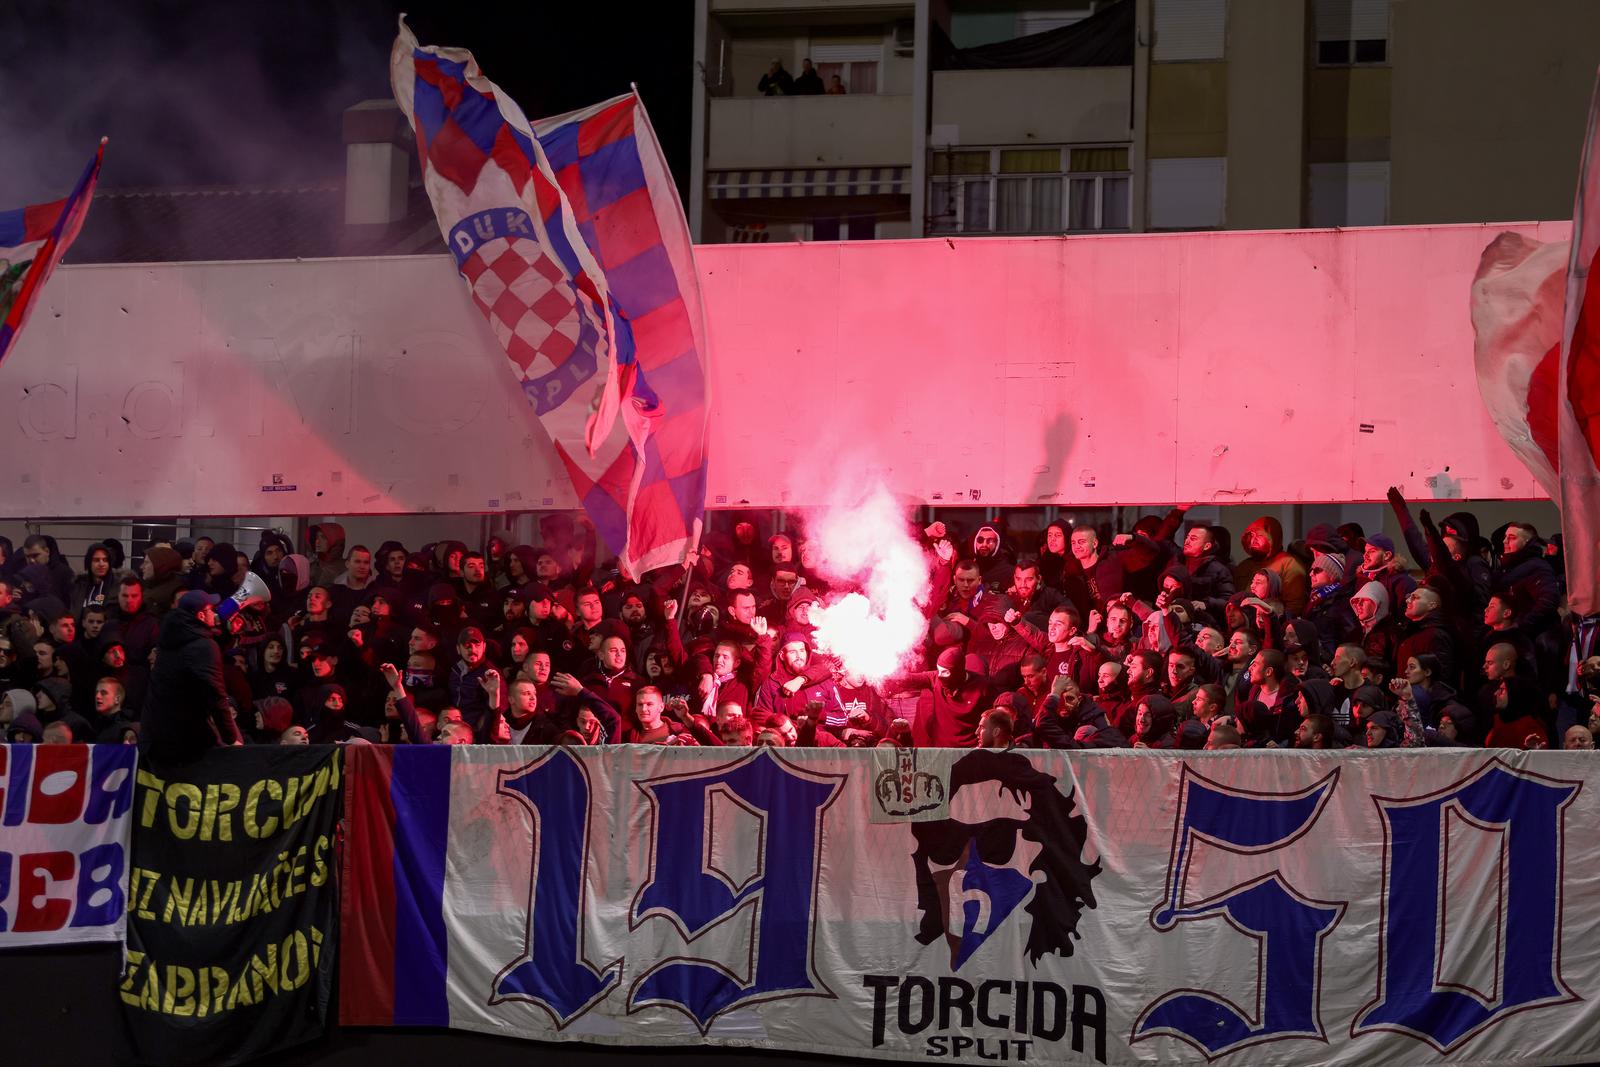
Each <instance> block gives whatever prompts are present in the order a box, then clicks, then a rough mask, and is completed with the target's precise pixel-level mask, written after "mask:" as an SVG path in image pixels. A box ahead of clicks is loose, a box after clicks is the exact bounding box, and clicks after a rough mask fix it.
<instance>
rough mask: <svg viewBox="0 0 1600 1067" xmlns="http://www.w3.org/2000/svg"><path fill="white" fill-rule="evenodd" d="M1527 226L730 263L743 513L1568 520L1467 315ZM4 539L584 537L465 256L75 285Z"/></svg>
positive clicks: (736, 479) (717, 409)
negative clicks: (44, 521)
mask: <svg viewBox="0 0 1600 1067" xmlns="http://www.w3.org/2000/svg"><path fill="white" fill-rule="evenodd" d="M1504 229H1517V230H1520V231H1522V232H1526V233H1528V234H1530V235H1532V236H1534V237H1536V238H1537V239H1540V240H1545V241H1550V240H1562V239H1565V237H1566V236H1567V234H1568V232H1569V230H1570V226H1569V224H1567V223H1543V224H1537V225H1535V224H1527V225H1522V226H1498V225H1495V226H1447V227H1389V228H1383V229H1371V230H1353V231H1288V232H1282V233H1191V234H1151V235H1133V236H1117V237H1073V238H1020V239H995V240H970V239H969V240H959V241H951V240H926V241H885V242H860V243H853V244H852V243H844V244H806V245H760V246H752V245H714V246H703V247H701V248H699V249H698V250H697V257H698V261H699V268H700V272H701V275H702V279H703V290H704V294H705V299H706V314H707V319H708V321H709V324H710V332H711V346H712V364H713V370H712V388H713V390H714V394H713V419H712V431H711V432H712V441H711V462H712V467H711V474H710V496H709V500H708V503H710V504H711V505H712V506H713V507H715V506H719V505H735V504H742V503H746V502H748V503H750V504H753V505H760V506H780V505H786V506H803V505H806V504H808V503H819V502H821V501H822V499H824V495H825V494H826V493H827V491H828V490H829V488H830V487H831V486H832V485H833V484H835V483H836V481H837V479H838V475H839V474H840V472H853V473H857V474H874V473H875V474H878V475H881V477H882V478H883V479H884V480H885V481H886V482H887V484H888V485H889V486H890V487H891V488H892V489H893V490H895V491H897V492H899V493H902V494H905V495H906V496H909V497H912V498H916V499H920V500H923V501H926V502H929V503H934V502H940V503H946V504H953V503H956V502H957V501H958V500H959V501H961V502H964V503H969V504H971V503H976V504H980V505H1034V504H1063V505H1065V504H1077V505H1106V504H1136V503H1168V502H1172V501H1190V502H1200V503H1218V504H1232V503H1258V502H1274V501H1276V502H1287V501H1349V500H1377V499H1382V497H1383V494H1384V492H1385V490H1386V488H1387V487H1388V486H1389V485H1391V484H1397V485H1401V486H1402V487H1403V488H1404V489H1405V490H1406V492H1407V493H1408V495H1410V496H1412V497H1415V498H1425V497H1430V496H1433V497H1441V498H1463V497H1465V498H1477V499H1518V498H1533V497H1538V496H1540V493H1539V491H1538V489H1537V488H1536V487H1535V485H1534V483H1533V480H1532V478H1531V477H1530V476H1529V475H1528V473H1527V472H1526V470H1524V469H1523V468H1522V467H1521V465H1520V464H1519V463H1518V462H1517V461H1516V459H1515V458H1514V457H1513V456H1512V455H1511V453H1510V451H1509V450H1508V449H1506V448H1505V446H1504V445H1503V444H1502V443H1501V441H1500V439H1499V437H1498V436H1497V435H1496V433H1495V430H1494V428H1493V426H1492V425H1491V423H1490V422H1489V419H1488V416H1487V415H1486V414H1485V413H1484V411H1483V405H1482V402H1481V401H1480V399H1479V397H1478V390H1477V384H1476V380H1475V378H1474V372H1473V363H1472V328H1471V323H1470V320H1469V316H1468V289H1469V285H1470V282H1471V278H1472V274H1473V270H1474V268H1475V267H1476V265H1477V261H1478V256H1479V253H1480V252H1481V251H1482V249H1483V247H1484V245H1486V244H1487V243H1488V242H1489V241H1490V240H1491V239H1492V238H1493V237H1494V235H1495V234H1496V233H1498V232H1500V231H1501V230H1504ZM0 454H3V455H4V457H5V462H4V464H3V465H0V487H3V488H0V514H5V515H10V516H59V517H70V516H93V515H115V514H144V515H151V514H171V515H195V516H200V515H263V514H265V515H290V514H317V515H321V514H366V513H396V512H417V511H441V512H457V511H464V512H477V511H502V510H506V511H520V510H528V509H541V508H553V507H554V508H559V507H573V506H576V503H575V499H574V496H573V493H572V490H571V487H570V486H569V485H568V484H567V480H566V475H565V473H564V472H563V470H562V469H561V466H560V464H559V463H558V462H557V460H556V458H555V455H554V452H553V451H552V449H551V448H550V445H549V442H548V441H547V440H546V439H545V438H544V435H543V434H542V433H541V431H540V430H539V427H538V425H537V424H536V423H535V421H534V420H533V417H532V414H531V412H530V411H529V410H528V408H527V405H526V402H525V401H524V400H523V399H522V397H521V394H520V393H519V392H518V391H517V389H516V386H515V383H514V381H513V378H512V374H511V370H510V367H509V366H508V364H507V362H506V359H505V357H504V356H503V355H502V354H501V352H500V351H499V349H498V348H497V347H496V344H495V342H494V339H493V337H492V335H491V334H490V333H489V332H488V329H487V327H486V326H485V325H484V323H483V322H482V320H481V318H480V316H479V315H478V312H477V311H476V309H474V308H473V307H472V306H471V304H470V302H469V300H468V297H467V294H466V291H465V287H464V286H463V285H462V284H461V282H460V280H459V278H457V276H456V274H455V272H454V270H453V269H452V265H451V261H450V259H449V257H448V256H445V255H438V256H425V257H404V258H383V259H357V260H319V261H309V262H240V263H184V264H155V265H131V266H83V267H68V268H64V269H62V270H61V271H59V272H58V273H57V274H56V276H55V278H54V280H53V281H52V282H51V284H50V286H49V288H48V289H47V291H46V292H45V293H44V294H43V303H42V306H41V307H39V308H38V309H37V310H36V312H35V314H34V315H33V317H32V319H31V320H30V323H29V325H28V328H27V330H26V332H25V333H24V335H23V338H22V340H21V342H20V344H19V346H18V347H17V349H16V350H15V351H14V353H13V354H12V355H11V357H10V358H9V359H8V360H7V361H6V363H5V365H4V366H3V367H0Z"/></svg>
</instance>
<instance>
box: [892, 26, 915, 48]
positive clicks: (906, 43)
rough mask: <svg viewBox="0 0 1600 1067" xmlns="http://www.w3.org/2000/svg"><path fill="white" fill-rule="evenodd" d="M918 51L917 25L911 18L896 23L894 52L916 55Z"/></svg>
mask: <svg viewBox="0 0 1600 1067" xmlns="http://www.w3.org/2000/svg"><path fill="white" fill-rule="evenodd" d="M916 51H917V27H916V24H915V23H913V22H912V21H910V20H909V19H907V20H905V21H902V22H897V23H895V24H894V54H895V55H897V56H910V55H914V54H915V53H916Z"/></svg>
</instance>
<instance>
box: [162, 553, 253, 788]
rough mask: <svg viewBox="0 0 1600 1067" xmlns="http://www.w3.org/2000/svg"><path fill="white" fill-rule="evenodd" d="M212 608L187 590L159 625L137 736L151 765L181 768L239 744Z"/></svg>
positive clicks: (210, 598) (207, 597)
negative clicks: (217, 749) (220, 747)
mask: <svg viewBox="0 0 1600 1067" xmlns="http://www.w3.org/2000/svg"><path fill="white" fill-rule="evenodd" d="M167 551H169V552H172V550H171V549H168V550H167ZM172 555H173V556H174V557H176V556H177V553H176V552H172ZM148 559H149V557H148V556H147V557H146V560H147V561H148ZM217 603H218V598H217V597H216V596H215V595H213V594H211V593H206V592H202V591H201V590H198V589H192V590H190V591H189V592H187V593H185V594H183V596H182V597H180V598H179V599H178V603H177V606H176V607H174V608H173V609H172V610H171V611H170V612H168V613H167V617H166V618H165V619H163V620H162V621H161V637H160V640H159V641H158V642H157V643H156V663H155V667H154V668H153V669H152V670H151V672H150V691H149V696H148V697H147V699H146V701H145V708H144V716H143V719H142V722H143V728H142V730H141V732H140V735H139V748H140V750H141V753H142V754H143V755H145V756H147V757H148V758H150V759H151V760H154V761H157V762H171V763H184V762H188V761H190V760H194V759H198V758H199V757H200V756H202V755H204V754H205V753H206V752H207V751H208V750H210V749H211V748H214V747H216V746H217V745H238V744H242V743H243V742H242V741H241V740H240V737H239V727H238V724H237V723H235V722H234V717H233V709H232V707H231V706H230V705H229V703H228V693H227V688H226V687H225V686H224V684H223V681H222V650H221V648H219V647H218V645H217V640H216V634H217V610H216V605H217Z"/></svg>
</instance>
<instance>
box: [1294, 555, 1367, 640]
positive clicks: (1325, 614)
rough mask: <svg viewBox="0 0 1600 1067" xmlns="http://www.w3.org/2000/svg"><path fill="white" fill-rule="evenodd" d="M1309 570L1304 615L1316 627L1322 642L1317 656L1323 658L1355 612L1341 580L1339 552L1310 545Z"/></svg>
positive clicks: (1347, 628)
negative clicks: (1308, 598)
mask: <svg viewBox="0 0 1600 1067" xmlns="http://www.w3.org/2000/svg"><path fill="white" fill-rule="evenodd" d="M1310 570H1311V599H1310V602H1309V603H1308V604H1307V605H1306V618H1307V619H1309V620H1311V623H1312V625H1314V626H1315V627H1316V628H1317V639H1318V641H1319V642H1320V643H1321V645H1322V655H1321V657H1320V658H1322V659H1327V658H1328V657H1330V656H1332V655H1333V650H1334V649H1336V648H1338V647H1339V642H1341V641H1343V640H1344V639H1345V635H1346V634H1348V633H1349V632H1350V631H1351V630H1352V629H1354V628H1355V625H1356V616H1355V612H1353V611H1351V610H1350V593H1351V589H1350V585H1349V583H1348V582H1347V581H1346V580H1345V562H1344V557H1343V556H1340V555H1336V554H1334V553H1332V552H1322V551H1318V550H1315V549H1314V550H1313V551H1312V555H1311V568H1310Z"/></svg>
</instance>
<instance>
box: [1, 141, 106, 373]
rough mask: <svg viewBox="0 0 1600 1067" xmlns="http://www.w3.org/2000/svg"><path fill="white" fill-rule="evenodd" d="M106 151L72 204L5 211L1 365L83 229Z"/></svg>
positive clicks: (86, 174)
mask: <svg viewBox="0 0 1600 1067" xmlns="http://www.w3.org/2000/svg"><path fill="white" fill-rule="evenodd" d="M105 151H106V143H105V141H104V140H103V139H102V140H101V142H100V147H99V148H98V149H96V150H95V154H94V158H93V159H92V160H90V161H89V165H88V166H87V167H85V168H84V171H83V176H82V177H80V178H79V179H78V184H77V185H75V186H74V187H73V189H72V193H71V194H70V195H69V196H67V197H66V199H64V200H55V201H52V202H50V203H48V204H32V205H29V206H28V207H19V208H14V209H12V210H10V211H0V360H3V359H5V357H6V353H7V352H8V351H10V349H11V346H12V344H13V343H14V342H15V341H16V338H17V334H19V333H21V332H22V324H23V323H24V322H26V321H27V318H28V312H29V311H31V310H32V309H33V305H34V302H35V300H36V299H37V297H38V295H39V293H40V291H41V290H42V289H44V283H45V282H47V281H49V280H50V273H51V271H53V270H55V269H56V264H57V263H60V262H61V257H62V256H63V255H65V254H66V251H67V248H68V247H69V246H71V244H72V241H73V238H75V237H77V236H78V231H79V230H81V229H83V219H84V216H85V215H87V214H88V213H89V201H90V200H91V199H93V197H94V183H95V181H96V179H98V178H99V177H100V160H101V158H102V157H103V156H104V155H105Z"/></svg>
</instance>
